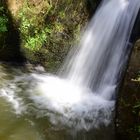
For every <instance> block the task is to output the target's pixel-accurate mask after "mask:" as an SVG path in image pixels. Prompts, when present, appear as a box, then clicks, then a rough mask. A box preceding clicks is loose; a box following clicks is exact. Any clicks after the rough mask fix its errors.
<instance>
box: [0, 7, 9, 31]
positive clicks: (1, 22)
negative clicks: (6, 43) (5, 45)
mask: <svg viewBox="0 0 140 140" xmlns="http://www.w3.org/2000/svg"><path fill="white" fill-rule="evenodd" d="M7 23H8V18H7V16H6V15H5V12H4V7H2V6H1V7H0V33H3V32H7Z"/></svg>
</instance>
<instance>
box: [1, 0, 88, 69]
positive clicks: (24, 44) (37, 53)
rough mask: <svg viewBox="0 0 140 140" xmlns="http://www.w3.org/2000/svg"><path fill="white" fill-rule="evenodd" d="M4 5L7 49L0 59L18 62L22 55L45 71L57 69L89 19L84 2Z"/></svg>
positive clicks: (11, 0) (33, 0) (21, 0)
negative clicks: (7, 19)
mask: <svg viewBox="0 0 140 140" xmlns="http://www.w3.org/2000/svg"><path fill="white" fill-rule="evenodd" d="M3 3H4V6H5V7H6V8H5V9H8V10H6V11H7V14H8V17H9V25H8V26H9V27H8V39H7V40H6V43H7V44H8V47H7V48H4V49H3V50H1V51H0V54H2V57H0V59H1V60H4V58H6V56H8V57H7V58H6V59H5V60H8V59H9V60H10V59H11V58H12V59H11V60H12V61H13V60H18V59H20V58H18V57H17V55H18V53H20V52H21V51H22V52H23V54H24V56H25V57H26V59H27V60H28V61H29V62H31V63H34V64H37V63H40V64H42V65H43V66H44V67H46V69H47V70H48V71H54V70H56V69H57V68H58V67H59V66H60V64H61V63H62V61H63V58H64V57H65V55H66V54H67V52H68V50H69V48H70V47H71V46H72V45H73V44H74V41H73V39H74V38H76V41H77V40H78V38H79V33H80V31H81V28H82V27H83V26H84V25H85V24H86V22H87V19H88V17H89V16H88V15H89V14H88V11H87V9H86V8H87V7H86V5H87V3H86V1H84V0H77V1H75V2H73V0H69V1H65V0H54V1H48V0H18V1H17V0H6V1H3ZM12 32H13V33H12ZM12 40H13V42H16V43H13V42H12ZM11 42H12V43H11ZM11 44H12V45H11ZM9 48H10V50H9ZM13 48H17V51H16V50H15V49H13Z"/></svg>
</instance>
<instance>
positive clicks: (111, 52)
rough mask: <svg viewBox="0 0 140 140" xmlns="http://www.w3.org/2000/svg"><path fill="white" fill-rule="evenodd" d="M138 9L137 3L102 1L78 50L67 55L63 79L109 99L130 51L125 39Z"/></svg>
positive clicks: (128, 35) (75, 49)
mask: <svg viewBox="0 0 140 140" xmlns="http://www.w3.org/2000/svg"><path fill="white" fill-rule="evenodd" d="M139 8H140V2H139V1H138V0H135V1H132V0H108V1H107V0H104V1H103V2H102V4H101V6H100V8H99V9H98V10H97V12H96V14H95V16H94V17H93V18H92V20H91V22H90V23H89V25H88V27H87V30H86V31H85V33H84V35H83V37H82V39H81V42H80V44H79V46H78V47H76V48H74V50H72V51H71V52H70V55H69V56H71V57H68V59H67V61H66V62H65V64H64V67H63V70H62V71H63V72H65V77H66V78H68V79H70V80H71V81H72V82H74V83H75V84H80V85H81V86H85V87H89V88H91V89H92V90H93V92H94V93H96V94H98V95H99V94H100V96H103V97H104V98H106V99H108V100H110V99H112V96H114V95H113V94H115V89H116V88H117V85H118V83H119V81H118V80H119V79H120V76H121V72H122V70H123V68H124V66H125V64H126V61H127V60H128V56H129V53H128V52H129V51H130V50H131V48H128V47H129V38H130V34H131V30H132V28H133V25H134V22H135V19H136V16H137V13H138V10H139ZM73 54H74V55H73Z"/></svg>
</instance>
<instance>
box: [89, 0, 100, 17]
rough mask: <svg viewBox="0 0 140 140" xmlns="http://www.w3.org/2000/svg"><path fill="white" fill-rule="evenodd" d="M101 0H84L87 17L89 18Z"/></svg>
mask: <svg viewBox="0 0 140 140" xmlns="http://www.w3.org/2000/svg"><path fill="white" fill-rule="evenodd" d="M100 2H101V0H86V5H87V10H88V12H89V18H90V19H91V18H92V16H93V14H94V13H95V11H96V10H97V8H98V6H99V4H100Z"/></svg>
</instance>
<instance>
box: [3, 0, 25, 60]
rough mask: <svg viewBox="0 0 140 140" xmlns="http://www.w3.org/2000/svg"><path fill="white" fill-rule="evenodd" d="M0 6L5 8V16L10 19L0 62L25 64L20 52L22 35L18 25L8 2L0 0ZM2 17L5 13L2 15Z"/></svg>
mask: <svg viewBox="0 0 140 140" xmlns="http://www.w3.org/2000/svg"><path fill="white" fill-rule="evenodd" d="M0 6H2V7H4V14H5V15H6V16H7V18H8V23H7V30H8V31H7V32H6V33H5V38H4V41H3V44H2V46H0V61H5V62H10V63H24V62H25V61H26V59H25V57H24V56H23V54H22V53H21V50H20V42H21V40H20V33H19V31H18V25H17V24H16V23H15V22H14V20H13V18H12V15H11V13H10V11H9V10H8V7H7V2H6V0H0ZM0 14H1V16H2V15H3V13H0Z"/></svg>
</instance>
